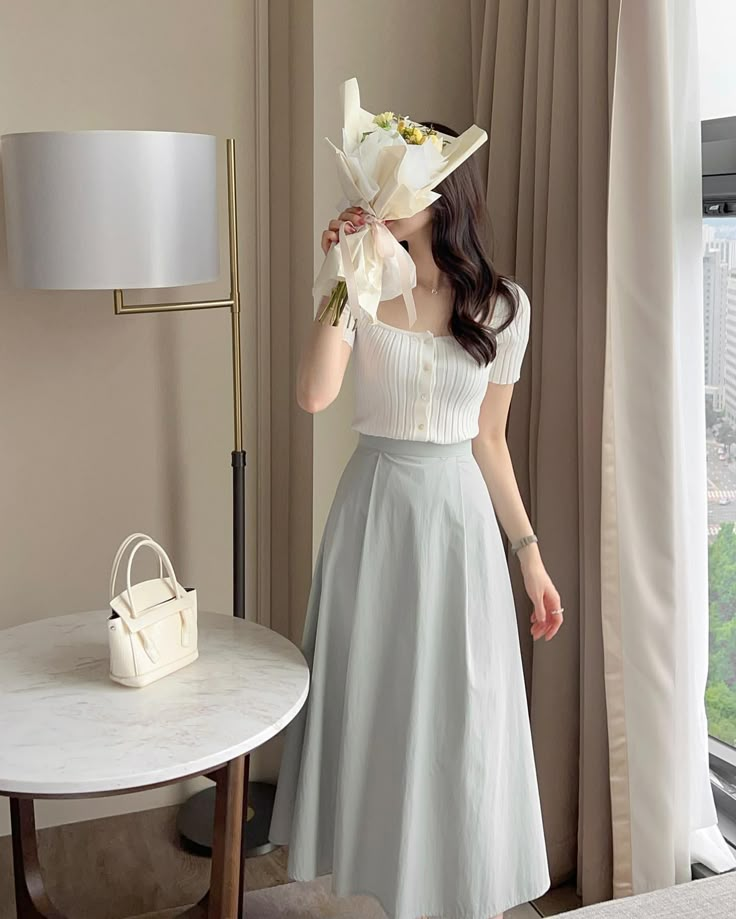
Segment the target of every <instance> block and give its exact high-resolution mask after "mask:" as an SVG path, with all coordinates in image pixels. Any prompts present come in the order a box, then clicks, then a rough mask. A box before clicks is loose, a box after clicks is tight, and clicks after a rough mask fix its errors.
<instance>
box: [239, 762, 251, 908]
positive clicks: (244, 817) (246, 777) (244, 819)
mask: <svg viewBox="0 0 736 919" xmlns="http://www.w3.org/2000/svg"><path fill="white" fill-rule="evenodd" d="M249 781H250V753H249V754H248V755H247V756H246V757H245V759H244V764H243V807H242V811H241V824H240V883H239V884H238V919H243V917H244V911H243V901H244V899H245V853H246V850H247V848H248V846H247V845H246V828H247V826H246V825H247V823H248V782H249Z"/></svg>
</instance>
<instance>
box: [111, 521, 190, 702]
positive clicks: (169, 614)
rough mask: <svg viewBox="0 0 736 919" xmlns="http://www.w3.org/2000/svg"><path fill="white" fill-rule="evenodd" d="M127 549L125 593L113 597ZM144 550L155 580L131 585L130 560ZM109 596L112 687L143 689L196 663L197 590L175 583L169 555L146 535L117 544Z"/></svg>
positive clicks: (131, 563)
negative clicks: (155, 566)
mask: <svg viewBox="0 0 736 919" xmlns="http://www.w3.org/2000/svg"><path fill="white" fill-rule="evenodd" d="M129 547H131V549H130V555H129V557H128V574H127V581H126V589H125V590H123V592H122V593H120V594H118V595H117V596H115V583H116V581H117V576H118V570H119V568H120V563H121V562H122V560H123V556H124V554H125V551H126V549H128V548H129ZM144 547H145V548H148V549H151V550H153V551H154V552H155V553H156V555H157V556H158V560H159V576H158V577H157V578H153V579H152V580H150V581H141V582H140V583H139V584H135V585H132V584H131V582H130V575H131V570H132V566H133V559H134V558H135V556H136V554H137V552H138V550H139V549H142V548H144ZM164 568H165V569H166V571H167V572H168V577H166V576H164ZM110 597H111V599H110V608H111V610H112V614H111V616H110V618H109V619H108V622H107V628H108V636H109V644H110V678H111V679H112V680H114V681H115V682H116V683H122V685H123V686H136V687H138V686H147V685H148V684H149V683H153V682H154V680H159V679H161V677H164V676H166V675H167V674H169V673H173V672H174V671H175V670H178V669H179V668H180V667H185V666H186V665H187V664H191V663H192V662H193V661H195V660H196V659H197V657H198V655H199V652H198V649H197V591H196V590H195V589H193V588H185V587H182V586H181V584H179V582H178V581H177V579H176V574H175V573H174V568H173V566H172V564H171V560H170V559H169V557H168V555H167V554H166V552H164V550H163V549H162V548H161V546H160V545H159V544H158V543H157V542H156V541H155V540H153V539H151V537H150V536H147V535H146V534H145V533H133V534H132V535H131V536H128V538H127V539H125V540H123V542H122V543H121V544H120V548H119V549H118V551H117V554H116V555H115V560H114V562H113V565H112V573H111V575H110Z"/></svg>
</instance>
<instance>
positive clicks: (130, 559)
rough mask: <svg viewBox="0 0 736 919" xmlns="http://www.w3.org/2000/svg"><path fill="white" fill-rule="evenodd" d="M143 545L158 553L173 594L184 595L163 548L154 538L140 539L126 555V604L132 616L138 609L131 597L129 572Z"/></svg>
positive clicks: (135, 614)
mask: <svg viewBox="0 0 736 919" xmlns="http://www.w3.org/2000/svg"><path fill="white" fill-rule="evenodd" d="M144 546H150V547H151V548H152V549H153V551H154V552H155V553H156V554H157V555H158V557H159V560H163V563H164V565H165V566H166V570H167V571H168V572H169V575H170V576H171V587H172V590H173V591H174V596H175V597H179V598H181V597H183V596H184V588H183V587H182V586H181V584H180V583H179V582H178V581H177V580H176V574H175V573H174V566H173V565H172V564H171V559H170V558H169V556H168V555H167V554H166V552H165V551H164V550H163V548H162V547H161V546H160V545H159V544H158V543H157V542H156V540H155V539H142V540H141V541H140V542H138V543H136V544H135V546H133V550H132V551H131V553H130V555H129V556H128V576H127V588H128V606H129V607H130V611H131V613H132V615H133V616H137V615H138V611H137V610H136V608H135V600H134V599H133V588H132V586H131V583H130V573H131V570H132V567H133V559H134V558H135V556H136V554H137V552H138V550H139V549H142V548H143V547H144Z"/></svg>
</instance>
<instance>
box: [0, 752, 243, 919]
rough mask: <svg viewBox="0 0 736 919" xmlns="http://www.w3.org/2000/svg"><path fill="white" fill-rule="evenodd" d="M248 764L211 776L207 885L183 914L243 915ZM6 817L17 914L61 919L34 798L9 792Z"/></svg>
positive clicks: (221, 918) (193, 918)
mask: <svg viewBox="0 0 736 919" xmlns="http://www.w3.org/2000/svg"><path fill="white" fill-rule="evenodd" d="M249 767H250V755H246V756H239V757H238V758H237V759H234V760H232V761H231V762H229V763H227V764H226V765H225V766H223V767H222V768H220V769H218V770H217V771H216V772H213V773H211V774H210V776H209V777H210V778H212V779H213V780H214V781H215V783H216V785H217V794H216V799H215V827H214V836H213V844H212V871H211V875H210V889H209V890H208V891H207V893H206V894H205V896H204V897H203V898H202V899H201V900H200V902H199V903H198V904H197V905H196V906H193V907H192V908H191V909H189V910H187V911H186V912H184V913H182V914H181V917H182V919H184V917H186V919H243V896H244V893H245V851H246V846H245V824H246V820H247V815H248V801H247V789H248V773H249ZM142 790H143V789H136V791H142ZM10 822H11V829H12V834H13V871H14V875H15V911H16V916H17V917H18V919H65V917H64V916H63V915H62V914H61V913H60V912H59V910H58V909H57V908H56V907H55V906H54V904H53V903H52V902H51V900H50V899H49V896H48V894H47V893H46V889H45V887H44V883H43V876H42V873H41V865H40V863H39V860H38V845H37V837H36V818H35V811H34V804H33V799H32V798H14V797H10Z"/></svg>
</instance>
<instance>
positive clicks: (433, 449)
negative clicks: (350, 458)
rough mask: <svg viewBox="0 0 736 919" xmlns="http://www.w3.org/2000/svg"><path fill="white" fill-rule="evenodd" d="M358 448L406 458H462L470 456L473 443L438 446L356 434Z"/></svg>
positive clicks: (422, 441) (432, 443) (418, 441)
mask: <svg viewBox="0 0 736 919" xmlns="http://www.w3.org/2000/svg"><path fill="white" fill-rule="evenodd" d="M358 447H366V448H368V449H369V450H381V451H383V452H384V453H400V454H403V455H405V456H406V455H408V456H464V455H467V454H472V452H473V441H472V440H461V441H459V442H458V443H454V444H440V443H435V442H434V441H431V440H404V439H401V438H397V437H379V436H378V435H376V434H362V433H361V434H358Z"/></svg>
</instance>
